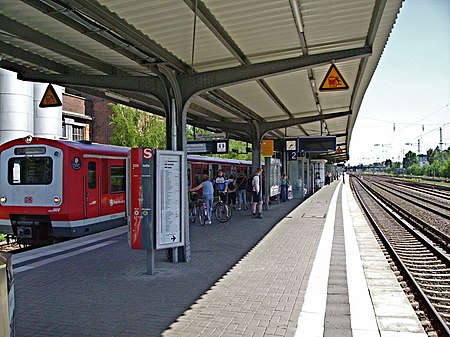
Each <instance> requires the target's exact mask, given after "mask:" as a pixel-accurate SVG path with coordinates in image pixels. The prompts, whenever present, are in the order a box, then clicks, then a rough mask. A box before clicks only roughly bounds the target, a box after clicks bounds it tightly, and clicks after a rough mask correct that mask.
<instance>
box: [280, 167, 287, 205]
mask: <svg viewBox="0 0 450 337" xmlns="http://www.w3.org/2000/svg"><path fill="white" fill-rule="evenodd" d="M288 187H289V180H288V177H287V175H286V173H283V175H282V176H281V201H282V202H285V201H287V200H288V198H287V193H288Z"/></svg>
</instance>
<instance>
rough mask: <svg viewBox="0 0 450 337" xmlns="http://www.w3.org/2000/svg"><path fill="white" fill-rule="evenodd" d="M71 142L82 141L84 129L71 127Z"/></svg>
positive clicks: (75, 126)
mask: <svg viewBox="0 0 450 337" xmlns="http://www.w3.org/2000/svg"><path fill="white" fill-rule="evenodd" d="M72 140H75V141H77V140H84V127H80V126H77V125H73V128H72Z"/></svg>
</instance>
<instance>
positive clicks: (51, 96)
mask: <svg viewBox="0 0 450 337" xmlns="http://www.w3.org/2000/svg"><path fill="white" fill-rule="evenodd" d="M55 106H62V103H61V100H60V99H59V97H58V94H57V93H56V91H55V89H54V88H53V86H52V85H51V84H49V85H48V86H47V89H45V93H44V96H43V97H42V99H41V102H40V103H39V107H40V108H50V107H55Z"/></svg>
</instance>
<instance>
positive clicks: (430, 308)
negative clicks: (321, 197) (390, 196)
mask: <svg viewBox="0 0 450 337" xmlns="http://www.w3.org/2000/svg"><path fill="white" fill-rule="evenodd" d="M350 184H351V186H352V189H353V191H354V193H355V196H356V198H357V199H358V201H359V203H360V205H361V208H362V209H363V211H364V213H365V215H366V216H367V218H368V220H369V222H370V223H371V224H372V226H373V228H374V230H375V231H376V233H377V235H378V236H379V238H380V240H381V241H382V243H383V245H384V246H385V248H386V250H387V251H388V253H389V254H390V256H391V257H392V259H393V260H394V261H395V263H396V265H397V267H400V269H401V270H402V272H403V275H404V277H405V278H406V279H407V281H408V282H409V284H410V285H411V287H412V288H413V289H414V292H415V293H416V294H418V295H419V296H420V301H421V303H422V305H423V306H424V307H425V309H426V311H427V313H428V315H429V316H430V318H432V320H433V323H434V324H433V327H434V328H435V329H436V330H437V331H439V332H440V333H443V334H442V336H450V329H449V327H448V325H447V323H446V322H445V321H444V319H443V318H442V316H441V315H440V314H439V312H438V311H437V310H436V308H435V307H434V305H433V304H432V303H431V301H430V300H429V298H428V296H427V295H426V294H425V293H424V291H423V290H422V288H421V286H420V285H419V283H418V282H417V281H416V279H415V277H414V276H413V275H412V274H411V273H410V271H409V269H408V267H407V266H406V265H405V264H404V263H403V261H402V259H401V258H400V256H399V255H398V254H397V252H396V251H395V249H394V247H393V246H392V245H391V243H390V242H389V240H388V239H387V237H386V236H385V235H384V233H383V231H382V229H381V228H380V225H379V224H378V222H377V221H376V219H375V218H374V217H373V216H372V215H371V212H370V211H369V208H368V206H367V205H366V203H365V202H364V199H363V197H362V196H361V195H360V194H359V193H358V192H357V190H356V188H355V187H354V181H353V179H350ZM360 186H361V187H362V188H363V189H365V191H366V193H368V194H369V196H371V198H373V200H375V201H376V202H377V203H378V204H379V205H380V206H381V207H382V208H383V209H385V211H387V207H385V206H383V205H382V204H381V201H380V200H379V199H378V198H376V196H374V195H372V194H371V193H370V191H368V190H367V188H366V187H365V186H363V185H362V184H360ZM388 213H391V212H388ZM390 215H391V216H392V214H390ZM394 219H395V220H396V221H398V218H397V217H395V216H394ZM412 233H414V231H412ZM414 237H417V234H416V233H414ZM421 241H422V240H421ZM431 247H433V246H431ZM433 250H434V251H435V252H437V253H436V254H437V255H440V256H442V253H441V252H439V251H438V250H436V249H435V248H434V247H433ZM444 261H445V259H444ZM447 266H449V263H448V258H447Z"/></svg>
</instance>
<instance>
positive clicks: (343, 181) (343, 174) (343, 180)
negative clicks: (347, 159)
mask: <svg viewBox="0 0 450 337" xmlns="http://www.w3.org/2000/svg"><path fill="white" fill-rule="evenodd" d="M342 183H343V184H345V172H344V171H342Z"/></svg>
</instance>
